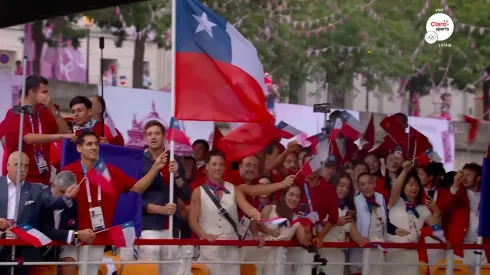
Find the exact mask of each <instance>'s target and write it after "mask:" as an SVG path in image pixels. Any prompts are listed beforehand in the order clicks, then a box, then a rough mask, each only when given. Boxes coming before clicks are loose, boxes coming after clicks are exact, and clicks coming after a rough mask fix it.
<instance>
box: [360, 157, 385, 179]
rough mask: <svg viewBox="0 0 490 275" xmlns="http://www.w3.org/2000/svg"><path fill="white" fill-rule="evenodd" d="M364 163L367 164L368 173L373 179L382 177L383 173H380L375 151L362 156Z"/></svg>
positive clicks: (379, 164)
mask: <svg viewBox="0 0 490 275" xmlns="http://www.w3.org/2000/svg"><path fill="white" fill-rule="evenodd" d="M364 163H365V164H366V165H367V166H368V168H369V173H371V175H373V177H374V180H375V181H376V179H377V178H382V177H383V173H381V161H380V160H379V157H378V156H377V155H376V153H374V152H369V153H367V155H366V156H365V157H364Z"/></svg>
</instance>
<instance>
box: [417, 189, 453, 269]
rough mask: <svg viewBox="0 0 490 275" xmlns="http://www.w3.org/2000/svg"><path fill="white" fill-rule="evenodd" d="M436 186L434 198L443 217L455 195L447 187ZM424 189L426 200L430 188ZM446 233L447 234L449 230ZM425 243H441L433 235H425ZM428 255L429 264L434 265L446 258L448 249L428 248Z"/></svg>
mask: <svg viewBox="0 0 490 275" xmlns="http://www.w3.org/2000/svg"><path fill="white" fill-rule="evenodd" d="M434 188H435V193H434V197H433V200H434V201H435V202H436V204H437V207H438V208H439V210H440V211H441V217H442V216H443V215H444V213H445V211H446V210H447V207H448V205H449V204H450V203H451V202H452V200H453V195H452V194H451V192H450V191H449V190H447V189H445V188H439V187H434ZM424 191H425V193H424V199H423V201H424V202H425V199H426V197H427V195H428V192H429V191H430V190H428V189H425V188H424ZM429 210H430V209H429ZM431 212H432V210H431ZM444 233H445V235H447V232H444ZM425 243H439V241H437V240H434V239H433V238H431V237H425ZM427 256H428V259H429V264H430V265H434V264H437V263H439V262H441V260H443V259H445V258H446V251H444V250H442V249H427Z"/></svg>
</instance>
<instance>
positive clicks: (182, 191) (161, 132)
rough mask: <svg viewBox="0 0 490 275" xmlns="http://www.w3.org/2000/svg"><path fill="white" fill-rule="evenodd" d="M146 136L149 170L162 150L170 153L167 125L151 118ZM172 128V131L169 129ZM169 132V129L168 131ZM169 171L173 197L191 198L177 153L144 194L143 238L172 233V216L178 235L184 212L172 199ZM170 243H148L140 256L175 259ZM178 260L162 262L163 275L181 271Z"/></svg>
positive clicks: (144, 257)
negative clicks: (167, 140) (172, 184)
mask: <svg viewBox="0 0 490 275" xmlns="http://www.w3.org/2000/svg"><path fill="white" fill-rule="evenodd" d="M144 131H145V132H144V133H145V140H146V144H148V151H147V152H145V160H144V164H143V174H146V173H148V172H149V171H150V170H151V167H152V166H153V163H154V162H155V160H156V159H157V158H158V157H159V156H160V155H162V154H164V153H167V151H166V150H165V145H164V140H165V128H164V126H163V125H162V124H161V123H160V122H158V121H156V120H150V121H149V122H147V123H146V125H145V130H144ZM169 132H170V131H169ZM169 135H170V133H169ZM170 173H174V184H175V194H174V198H173V199H174V201H176V200H177V198H179V199H181V200H183V201H188V200H190V190H189V185H188V184H187V182H186V181H185V180H184V178H183V176H184V173H185V172H184V167H183V165H182V163H181V161H180V158H178V157H176V158H175V159H174V160H172V161H170V164H169V165H168V166H165V167H164V168H163V169H161V170H160V173H159V174H158V175H157V176H156V177H155V178H154V179H153V181H152V184H151V186H150V187H149V188H148V189H147V190H146V191H145V192H144V193H143V194H142V207H143V213H142V221H143V222H142V226H143V231H142V232H141V238H142V239H166V238H168V236H169V235H170V228H169V222H168V219H169V217H175V222H176V226H175V227H174V228H173V234H172V237H174V238H179V237H180V231H179V225H180V223H181V219H182V217H181V215H180V213H179V211H178V207H177V205H176V204H175V203H173V202H169V186H170V184H169V180H170ZM170 247H171V246H169V245H166V246H161V245H160V246H158V245H146V246H140V258H141V259H142V260H145V261H146V260H154V261H159V260H167V261H174V260H176V259H177V257H178V256H179V255H178V252H179V250H178V249H171V254H170V257H168V255H169V254H168V250H169V248H170ZM179 267H180V266H179V264H164V265H159V274H160V275H166V274H168V275H174V274H178V270H179Z"/></svg>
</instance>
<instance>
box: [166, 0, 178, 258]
mask: <svg viewBox="0 0 490 275" xmlns="http://www.w3.org/2000/svg"><path fill="white" fill-rule="evenodd" d="M176 43H177V0H172V75H171V78H172V82H171V92H170V113H171V114H172V117H175V85H176V79H177V77H176V75H177V73H176V67H177V66H176V65H177V60H176V58H177V55H176V45H175V44H176ZM174 147H175V142H174V141H173V140H170V160H171V161H172V160H173V159H174V158H175V156H174V154H175V148H174ZM174 183H175V178H174V173H170V188H169V189H170V190H169V195H170V198H169V199H168V202H169V203H173V202H174ZM168 230H169V239H173V238H174V234H173V232H174V216H173V215H171V216H169V217H168ZM171 256H172V246H170V247H169V249H168V257H169V258H171Z"/></svg>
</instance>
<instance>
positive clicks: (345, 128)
mask: <svg viewBox="0 0 490 275" xmlns="http://www.w3.org/2000/svg"><path fill="white" fill-rule="evenodd" d="M340 119H341V120H342V122H343V124H342V134H343V135H344V136H345V137H346V138H347V139H351V140H357V139H359V138H360V137H361V133H363V131H364V128H365V127H364V125H363V124H362V123H361V122H360V121H359V120H358V119H357V118H355V117H354V116H352V115H351V114H350V113H349V112H348V111H346V110H343V111H342V113H340Z"/></svg>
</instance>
